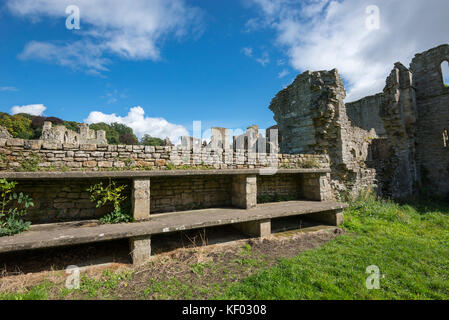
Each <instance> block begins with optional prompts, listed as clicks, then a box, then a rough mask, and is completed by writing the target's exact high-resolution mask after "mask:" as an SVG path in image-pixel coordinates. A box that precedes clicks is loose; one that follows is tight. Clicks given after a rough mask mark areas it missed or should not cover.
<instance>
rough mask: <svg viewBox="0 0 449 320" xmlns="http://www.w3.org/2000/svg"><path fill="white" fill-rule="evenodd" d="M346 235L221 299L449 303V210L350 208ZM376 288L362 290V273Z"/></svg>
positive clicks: (387, 205)
mask: <svg viewBox="0 0 449 320" xmlns="http://www.w3.org/2000/svg"><path fill="white" fill-rule="evenodd" d="M345 219H346V222H345V223H344V225H343V227H344V228H345V229H346V230H347V231H348V234H346V235H344V236H341V237H339V238H337V239H336V240H334V241H331V242H329V243H327V244H326V245H324V246H322V247H321V248H318V249H315V250H311V251H307V252H305V253H303V254H300V255H298V256H297V257H295V258H292V259H285V260H283V261H281V263H279V264H278V265H277V266H275V267H273V268H270V269H269V270H265V271H262V272H260V273H258V274H256V275H253V276H251V277H249V278H247V279H245V280H243V281H241V282H240V283H238V284H236V285H233V286H231V287H230V288H229V289H228V290H227V292H226V293H225V294H224V295H222V296H221V298H225V299H448V298H449V204H443V203H431V202H426V203H423V202H420V203H416V204H414V205H399V204H396V203H394V202H390V201H375V200H373V199H366V200H365V201H358V202H354V203H352V204H351V206H350V208H349V209H348V210H347V211H346V213H345ZM370 265H376V266H378V267H379V269H380V273H381V275H382V276H381V278H380V288H379V289H378V290H376V289H372V290H368V289H367V288H366V284H365V283H366V278H367V277H368V276H369V275H368V274H367V273H366V268H367V267H368V266H370Z"/></svg>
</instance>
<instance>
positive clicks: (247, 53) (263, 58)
mask: <svg viewBox="0 0 449 320" xmlns="http://www.w3.org/2000/svg"><path fill="white" fill-rule="evenodd" d="M242 53H243V54H244V55H245V56H247V57H248V58H252V59H254V60H255V61H257V62H258V63H260V64H261V65H262V66H264V67H265V65H266V64H268V63H269V62H270V58H269V56H268V53H267V52H264V53H262V56H261V57H259V58H257V57H255V56H254V50H253V48H251V47H245V48H242Z"/></svg>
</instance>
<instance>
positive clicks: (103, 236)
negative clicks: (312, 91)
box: [0, 169, 344, 264]
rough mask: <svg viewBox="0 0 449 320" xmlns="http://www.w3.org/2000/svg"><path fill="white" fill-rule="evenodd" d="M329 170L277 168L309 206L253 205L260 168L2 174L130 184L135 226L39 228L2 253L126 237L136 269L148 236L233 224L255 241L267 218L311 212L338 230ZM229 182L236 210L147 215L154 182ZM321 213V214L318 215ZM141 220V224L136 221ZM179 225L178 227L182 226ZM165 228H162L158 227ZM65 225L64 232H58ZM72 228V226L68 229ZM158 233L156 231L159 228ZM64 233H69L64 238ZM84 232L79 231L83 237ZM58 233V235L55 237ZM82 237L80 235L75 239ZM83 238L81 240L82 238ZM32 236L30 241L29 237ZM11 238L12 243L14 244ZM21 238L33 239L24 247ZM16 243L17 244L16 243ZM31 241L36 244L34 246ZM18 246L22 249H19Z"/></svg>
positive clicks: (5, 245)
mask: <svg viewBox="0 0 449 320" xmlns="http://www.w3.org/2000/svg"><path fill="white" fill-rule="evenodd" d="M329 172H330V170H329V169H277V170H276V171H275V172H272V173H275V174H294V175H300V176H301V179H302V185H303V190H302V197H303V198H304V199H305V200H309V201H293V202H285V203H276V204H263V205H257V177H258V176H260V175H266V174H267V171H266V170H264V169H225V170H154V171H97V172H83V171H75V172H0V178H6V179H9V180H14V181H21V180H36V181H42V180H46V179H48V180H58V179H64V180H72V179H104V178H113V179H114V178H115V179H125V178H126V179H131V180H132V193H131V205H132V215H133V218H134V220H135V221H136V222H135V223H130V224H119V225H104V226H97V227H95V228H81V229H80V228H79V227H74V228H73V230H72V229H70V228H69V229H67V224H60V223H55V224H52V225H54V229H52V228H50V230H51V231H45V232H44V231H42V232H41V233H39V235H37V234H36V238H33V237H32V236H30V235H29V234H30V233H31V234H35V233H36V232H37V231H36V230H38V229H36V228H41V229H40V230H42V226H39V225H35V226H34V227H33V228H32V230H35V231H29V232H25V233H24V234H23V235H18V236H15V237H8V238H11V239H8V238H6V239H4V238H0V246H1V248H0V252H5V250H6V251H8V250H9V251H11V250H24V249H33V248H38V247H40V248H42V247H50V246H56V245H66V244H77V243H85V242H96V241H104V240H111V239H117V238H130V245H131V251H132V252H133V255H132V256H133V261H134V263H136V264H140V263H142V262H143V261H145V260H146V259H147V258H149V253H150V252H151V249H150V248H151V245H150V237H151V235H152V234H156V233H162V232H169V231H177V230H184V229H185V230H187V229H194V228H200V227H208V226H218V225H225V224H235V225H236V227H238V228H239V229H240V230H242V231H244V232H246V233H250V234H253V235H256V236H266V235H268V234H269V233H270V232H271V231H270V230H271V228H270V219H271V218H274V217H281V216H289V215H300V214H307V213H314V216H315V217H317V218H318V219H320V220H324V221H327V222H328V223H331V224H334V225H338V224H339V223H340V222H341V221H342V213H341V209H342V208H343V206H344V205H342V204H339V203H336V202H332V201H331V202H329V200H331V194H330V188H329V185H328V174H329ZM223 175H228V176H231V177H232V190H231V200H232V201H231V204H232V206H233V207H235V208H231V209H230V208H224V209H223V208H221V209H219V208H211V209H205V210H193V211H179V212H176V213H169V214H161V213H158V214H154V215H150V201H151V195H150V190H151V189H150V185H151V178H153V177H188V176H223ZM320 212H321V213H320ZM140 221H143V222H140ZM181 222H182V225H180V223H181ZM161 224H163V225H164V227H163V229H160V228H159V226H160V225H161ZM63 225H64V226H65V229H64V232H63V233H61V230H60V229H58V228H60V227H61V226H63ZM69 225H70V224H69ZM158 228H159V229H158ZM68 231H70V232H72V233H67V232H68ZM81 231H82V232H81ZM55 232H56V234H55ZM77 232H81V234H77ZM83 233H85V235H83ZM30 237H31V238H30ZM14 239H15V240H14ZM23 239H25V240H26V239H34V240H30V241H29V242H26V244H25V243H22V242H20V241H22V240H23ZM15 241H19V242H17V243H15ZM33 241H35V243H33ZM19 243H22V244H19Z"/></svg>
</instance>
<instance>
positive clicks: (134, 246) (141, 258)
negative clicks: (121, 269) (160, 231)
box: [129, 236, 151, 267]
mask: <svg viewBox="0 0 449 320" xmlns="http://www.w3.org/2000/svg"><path fill="white" fill-rule="evenodd" d="M129 249H130V252H131V258H132V261H133V265H134V266H136V267H138V266H141V265H144V264H145V263H147V262H148V261H149V260H150V258H151V237H150V236H142V237H133V238H130V239H129Z"/></svg>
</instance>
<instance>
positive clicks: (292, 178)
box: [16, 173, 332, 223]
mask: <svg viewBox="0 0 449 320" xmlns="http://www.w3.org/2000/svg"><path fill="white" fill-rule="evenodd" d="M241 177H244V176H240V175H203V176H200V175H195V176H180V177H177V176H170V177H167V176H161V177H151V178H150V212H151V214H158V213H164V212H173V211H183V210H194V209H204V208H214V207H230V206H235V205H236V204H235V203H233V202H232V199H233V196H235V194H234V193H235V190H233V183H234V182H236V179H238V178H241ZM252 177H254V179H255V181H256V184H257V197H258V198H259V200H258V202H260V203H262V202H271V201H276V199H278V200H299V199H307V200H317V201H318V200H330V199H332V194H331V191H330V189H329V188H328V185H329V174H322V173H307V174H306V173H303V174H276V175H267V176H265V175H257V176H255V175H254V176H252ZM112 181H115V182H116V184H117V185H126V186H127V187H126V189H125V191H124V193H123V195H125V196H126V197H127V199H126V200H125V202H124V203H123V208H125V209H129V208H130V207H131V191H132V180H131V179H130V178H126V179H125V178H123V179H113V180H112ZM99 182H103V184H104V185H107V184H108V183H109V179H104V178H102V179H99V178H98V179H42V180H21V179H19V180H18V185H17V187H16V191H17V192H23V193H26V194H28V195H30V196H31V197H32V198H33V200H34V207H31V208H30V209H29V210H28V215H27V220H29V221H31V222H32V223H51V222H62V221H73V220H87V219H99V218H101V217H103V216H104V215H105V214H106V213H109V212H111V211H112V209H113V208H112V206H106V207H102V208H96V207H95V203H92V202H91V201H90V199H89V197H90V194H89V192H88V191H87V189H88V188H89V187H91V186H92V185H94V184H97V183H99ZM320 184H321V185H320ZM276 197H278V198H276Z"/></svg>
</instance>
